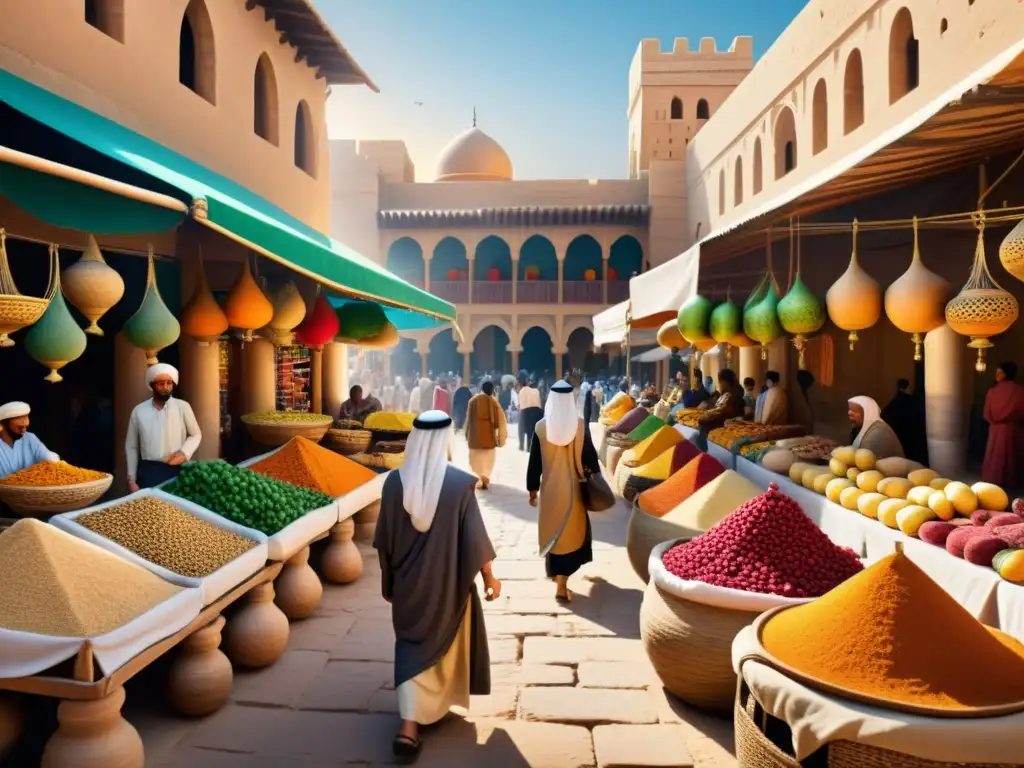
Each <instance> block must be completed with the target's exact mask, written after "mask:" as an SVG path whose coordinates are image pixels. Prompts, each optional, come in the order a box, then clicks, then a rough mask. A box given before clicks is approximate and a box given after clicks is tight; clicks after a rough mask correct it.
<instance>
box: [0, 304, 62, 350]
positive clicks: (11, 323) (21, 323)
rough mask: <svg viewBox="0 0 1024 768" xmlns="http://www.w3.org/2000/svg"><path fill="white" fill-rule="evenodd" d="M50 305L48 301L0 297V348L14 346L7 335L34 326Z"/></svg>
mask: <svg viewBox="0 0 1024 768" xmlns="http://www.w3.org/2000/svg"><path fill="white" fill-rule="evenodd" d="M49 305H50V302H49V300H48V299H39V298H36V297H35V296H22V295H20V294H18V295H12V294H4V295H2V296H0V347H11V346H14V342H13V341H12V340H11V339H9V338H7V334H9V333H14V332H15V331H20V330H21V329H22V328H25V327H27V326H29V325H32V324H34V323H35V322H36V321H38V320H39V318H40V317H42V316H43V312H45V311H46V308H47V307H48V306H49Z"/></svg>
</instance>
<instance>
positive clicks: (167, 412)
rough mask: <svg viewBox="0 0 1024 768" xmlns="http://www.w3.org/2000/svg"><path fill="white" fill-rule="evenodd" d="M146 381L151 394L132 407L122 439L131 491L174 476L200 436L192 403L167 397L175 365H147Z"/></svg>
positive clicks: (175, 379)
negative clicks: (133, 408) (125, 434)
mask: <svg viewBox="0 0 1024 768" xmlns="http://www.w3.org/2000/svg"><path fill="white" fill-rule="evenodd" d="M146 383H147V384H148V385H149V388H150V389H152V390H153V397H151V398H150V399H149V400H146V401H145V402H144V403H139V404H138V405H137V406H135V410H133V411H132V416H131V418H130V419H129V420H128V435H127V437H125V441H124V452H125V456H126V458H127V459H128V490H129V491H130V492H132V493H134V492H135V491H137V490H139V489H140V488H153V487H154V486H157V485H160V484H161V483H163V482H166V481H167V480H173V479H174V478H175V477H177V476H178V473H179V472H180V471H181V465H182V464H184V463H185V462H186V461H188V460H189V459H191V458H192V454H194V453H195V452H196V449H197V448H199V442H200V441H201V440H202V439H203V435H202V433H201V432H200V431H199V424H198V423H197V422H196V416H195V414H194V413H193V412H192V406H191V405H189V404H188V403H186V402H185V401H184V400H178V399H177V398H174V397H171V393H172V392H173V391H174V387H175V386H176V385H177V384H178V369H177V368H175V367H174V366H173V365H167V364H166V363H157V364H156V365H153V366H150V367H149V369H148V370H147V371H146Z"/></svg>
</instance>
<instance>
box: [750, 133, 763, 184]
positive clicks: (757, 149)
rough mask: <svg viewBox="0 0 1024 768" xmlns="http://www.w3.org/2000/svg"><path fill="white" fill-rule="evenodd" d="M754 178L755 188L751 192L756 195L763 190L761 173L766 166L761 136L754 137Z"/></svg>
mask: <svg viewBox="0 0 1024 768" xmlns="http://www.w3.org/2000/svg"><path fill="white" fill-rule="evenodd" d="M753 165H754V178H753V190H752V192H751V194H754V195H756V194H757V193H758V192H760V191H761V174H762V170H761V169H762V168H763V167H764V161H763V159H762V158H761V137H760V136H758V137H757V138H756V139H754V162H753Z"/></svg>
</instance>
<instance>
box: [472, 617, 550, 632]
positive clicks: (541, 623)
mask: <svg viewBox="0 0 1024 768" xmlns="http://www.w3.org/2000/svg"><path fill="white" fill-rule="evenodd" d="M484 623H485V624H486V625H487V634H488V635H489V636H490V637H500V636H502V635H514V636H516V637H522V636H524V635H550V634H551V633H552V632H554V631H555V628H556V627H557V626H558V624H557V622H556V621H555V617H554V616H523V615H520V614H515V613H493V614H491V615H490V616H488V617H487V618H486V619H485V620H484Z"/></svg>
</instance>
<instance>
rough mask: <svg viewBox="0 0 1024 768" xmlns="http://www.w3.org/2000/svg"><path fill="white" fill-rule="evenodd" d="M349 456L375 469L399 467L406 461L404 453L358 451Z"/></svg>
mask: <svg viewBox="0 0 1024 768" xmlns="http://www.w3.org/2000/svg"><path fill="white" fill-rule="evenodd" d="M349 458H351V459H352V461H356V462H358V463H360V464H362V465H363V466H364V467H371V468H373V469H398V468H399V467H400V466H402V462H404V461H405V454H404V453H357V454H354V455H352V456H350V457H349Z"/></svg>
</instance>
